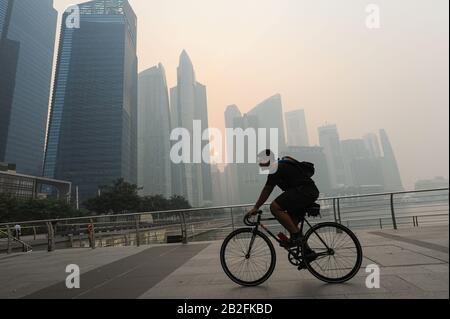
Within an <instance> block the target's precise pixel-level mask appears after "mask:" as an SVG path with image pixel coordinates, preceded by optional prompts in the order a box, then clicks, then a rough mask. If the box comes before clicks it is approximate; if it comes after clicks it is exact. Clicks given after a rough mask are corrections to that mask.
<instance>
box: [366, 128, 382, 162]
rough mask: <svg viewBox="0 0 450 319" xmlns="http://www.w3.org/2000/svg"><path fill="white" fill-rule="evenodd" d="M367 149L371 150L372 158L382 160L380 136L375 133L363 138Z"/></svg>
mask: <svg viewBox="0 0 450 319" xmlns="http://www.w3.org/2000/svg"><path fill="white" fill-rule="evenodd" d="M363 140H364V143H365V144H366V148H367V149H368V150H369V153H370V156H372V157H374V158H381V156H382V155H381V148H380V143H379V141H378V136H377V135H376V134H374V133H369V134H366V135H364V137H363Z"/></svg>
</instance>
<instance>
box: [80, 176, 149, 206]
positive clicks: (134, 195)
mask: <svg viewBox="0 0 450 319" xmlns="http://www.w3.org/2000/svg"><path fill="white" fill-rule="evenodd" d="M100 190H101V193H100V196H98V197H95V198H91V199H88V200H87V201H85V202H84V206H85V207H86V208H87V209H88V210H90V211H92V212H95V213H97V214H102V215H105V214H123V213H135V212H137V211H138V210H139V207H140V202H141V199H140V197H139V195H138V187H137V186H136V185H133V184H130V183H127V182H125V181H124V180H123V179H119V180H117V181H115V182H114V183H113V184H112V185H104V186H101V187H100Z"/></svg>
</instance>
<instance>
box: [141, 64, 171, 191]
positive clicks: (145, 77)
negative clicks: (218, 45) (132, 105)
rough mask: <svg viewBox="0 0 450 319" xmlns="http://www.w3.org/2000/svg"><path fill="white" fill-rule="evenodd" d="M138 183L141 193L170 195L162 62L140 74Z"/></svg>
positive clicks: (167, 117)
mask: <svg viewBox="0 0 450 319" xmlns="http://www.w3.org/2000/svg"><path fill="white" fill-rule="evenodd" d="M138 119H139V120H138V121H139V123H138V182H139V186H141V187H143V194H144V195H163V196H165V197H170V196H171V195H172V180H171V178H172V173H171V162H170V147H171V144H170V129H171V126H170V107H169V93H168V88H167V81H166V73H165V70H164V67H163V66H162V64H159V65H158V66H155V67H152V68H150V69H148V70H146V71H144V72H142V73H140V74H139V101H138Z"/></svg>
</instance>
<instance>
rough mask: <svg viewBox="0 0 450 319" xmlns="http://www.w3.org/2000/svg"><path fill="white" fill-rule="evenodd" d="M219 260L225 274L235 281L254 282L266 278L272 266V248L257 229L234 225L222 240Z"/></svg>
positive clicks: (247, 284) (266, 238)
mask: <svg viewBox="0 0 450 319" xmlns="http://www.w3.org/2000/svg"><path fill="white" fill-rule="evenodd" d="M220 262H221V264H222V268H223V270H224V271H225V273H226V274H227V276H228V277H229V278H230V279H231V280H232V281H234V282H235V283H237V284H238V285H241V286H247V287H251V286H258V285H261V284H262V283H264V282H265V281H266V280H267V279H269V278H270V276H271V275H272V273H273V271H274V269H275V264H276V255H275V249H274V247H273V244H272V242H271V241H270V239H269V238H268V237H267V236H266V235H264V234H263V233H261V232H260V231H254V230H253V229H251V228H244V229H238V230H236V231H234V232H232V233H231V234H230V235H229V236H228V237H227V238H226V239H225V241H224V242H223V244H222V248H221V250H220Z"/></svg>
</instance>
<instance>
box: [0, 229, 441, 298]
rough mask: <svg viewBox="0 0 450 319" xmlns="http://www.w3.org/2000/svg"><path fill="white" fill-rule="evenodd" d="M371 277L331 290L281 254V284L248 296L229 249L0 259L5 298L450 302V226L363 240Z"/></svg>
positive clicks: (366, 235) (74, 252)
mask: <svg viewBox="0 0 450 319" xmlns="http://www.w3.org/2000/svg"><path fill="white" fill-rule="evenodd" d="M357 235H358V237H359V238H360V240H361V242H362V245H363V249H364V254H365V258H364V262H363V269H361V271H360V273H359V274H358V275H357V276H356V277H355V278H354V279H353V280H352V281H351V282H349V283H346V284H341V285H328V284H324V283H322V282H320V281H318V280H317V279H315V278H314V277H313V276H312V275H311V274H309V273H308V272H307V271H301V272H299V271H298V270H297V269H296V268H295V267H293V266H291V265H290V264H289V262H288V260H287V256H286V253H285V252H284V251H282V250H281V249H280V250H278V251H277V256H278V259H277V267H276V269H275V272H274V274H273V276H272V277H271V278H270V280H269V281H267V282H266V283H265V284H263V285H262V286H260V287H254V288H243V287H239V286H236V285H235V284H234V283H232V282H231V281H230V280H229V279H228V278H227V277H226V275H225V274H224V273H223V271H222V269H221V266H220V261H219V250H220V245H221V242H207V243H193V244H189V245H159V246H146V247H140V248H135V247H123V248H103V249H96V250H90V249H71V250H59V251H56V252H54V253H47V252H33V253H29V254H16V255H10V256H6V255H1V256H0V298H37V299H39V298H82V299H89V298H159V299H160V298H176V299H186V298H187V299H194V298H195V299H197V298H198V299H208V298H225V299H228V298H256V299H260V298H261V299H263V298H446V299H448V298H449V264H448V255H449V228H448V226H441V227H428V228H415V229H403V230H398V231H394V230H389V231H372V232H370V231H369V232H357ZM374 263H375V264H378V265H379V266H380V267H381V288H380V289H372V290H371V289H368V288H366V285H365V280H366V275H367V274H366V273H365V270H364V269H365V266H366V265H368V264H374ZM68 264H77V265H79V266H80V269H81V272H82V275H81V289H75V290H68V289H67V288H66V287H65V278H66V276H67V274H66V273H65V269H66V266H67V265H68Z"/></svg>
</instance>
